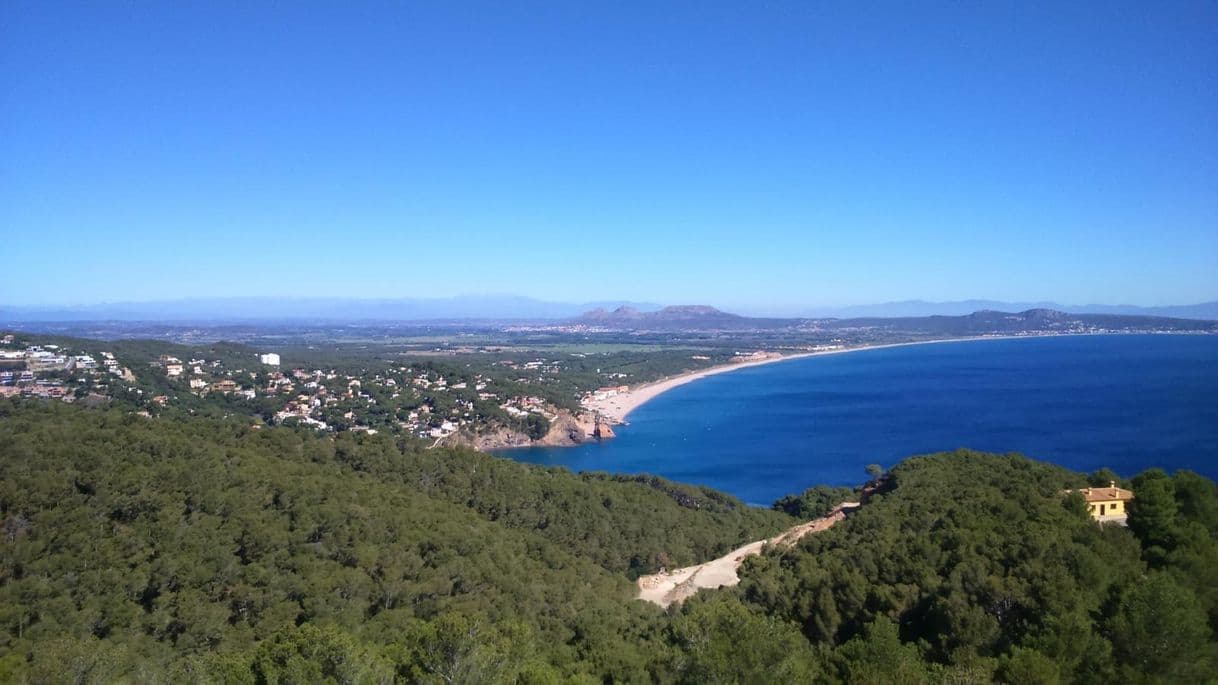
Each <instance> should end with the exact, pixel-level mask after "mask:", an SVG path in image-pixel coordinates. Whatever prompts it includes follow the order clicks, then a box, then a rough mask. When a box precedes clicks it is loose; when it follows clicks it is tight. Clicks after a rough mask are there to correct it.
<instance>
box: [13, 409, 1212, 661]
mask: <svg viewBox="0 0 1218 685" xmlns="http://www.w3.org/2000/svg"><path fill="white" fill-rule="evenodd" d="M1093 478H1094V479H1096V480H1097V481H1098V480H1104V482H1106V481H1107V479H1110V478H1112V476H1111V475H1110V474H1107V473H1097V474H1093ZM1086 481H1087V478H1086V477H1085V476H1082V475H1079V474H1075V473H1071V472H1069V471H1066V470H1063V469H1060V468H1058V467H1055V466H1052V465H1048V464H1043V463H1039V462H1035V461H1032V460H1029V459H1026V458H1023V457H1019V456H1013V455H1012V456H998V455H989V454H981V453H975V452H968V451H958V452H953V453H944V454H937V455H930V456H924V457H916V458H911V459H908V460H906V461H904V462H903V463H901V464H899V465H897V466H895V467H894V468H892V469H891V471H890V472H889V473H888V475H887V477H886V478H885V479H884V481H883V485H882V487H881V488H880V490H879V491H877V492H876V493H875V494H872V495H871V496H870V497H869V498H868V502H867V504H866V505H864V506H863V507H861V508H860V510H859V511H858V512H857V513H856V514H853V515H852V516H850V517H849V518H847V519H846V520H845V521H843V522H841V523H840V524H839V525H837V526H835V527H833V528H832V529H830V530H826V531H824V532H823V533H820V534H817V535H814V536H809V537H807V538H805V539H803V540H802V541H801V542H799V543H798V544H797V545H795V546H794V547H791V548H784V549H775V550H771V551H769V552H767V553H765V554H762V555H760V556H758V557H755V558H753V559H751V560H749V561H748V562H746V563H745V565H744V567H743V568H742V569H741V573H740V575H741V579H742V580H741V584H740V585H739V586H737V587H736V588H733V589H725V590H718V591H712V592H706V593H701V594H699V595H697V596H695V597H693V598H691V599H690V600H688V601H687V602H685V603H684V604H683V605H682V606H680V607H679V608H678V607H674V608H672V609H670V610H669V611H667V612H666V611H662V610H660V609H658V608H656V607H654V606H652V605H650V604H646V603H643V602H638V601H635V600H633V599H632V597H633V595H634V586H633V584H632V582H631V580H632V578H633V577H636V576H638V575H639V574H642V573H648V572H652V571H655V570H657V569H658V568H659V567H661V566H672V565H682V564H690V563H696V562H698V561H701V560H705V559H710V558H713V557H714V556H716V555H718V554H721V553H723V552H724V551H726V550H728V549H731V548H733V546H735V545H738V544H739V543H742V542H745V541H748V540H752V539H759V538H763V537H767V536H769V535H771V534H773V533H775V532H777V531H779V530H782V529H784V528H786V527H788V526H790V525H791V524H792V523H793V522H795V521H796V520H797V519H795V518H793V517H791V516H789V515H788V514H786V513H784V512H783V511H778V510H760V509H755V508H749V507H745V506H744V505H742V504H741V503H740V502H739V501H737V500H735V499H734V498H732V497H730V496H727V495H723V494H721V493H716V492H714V491H711V490H707V489H703V488H697V487H690V486H685V485H679V484H675V483H671V482H668V481H665V480H663V479H659V478H652V477H627V476H610V475H606V474H583V475H576V474H572V473H570V472H567V471H565V470H562V469H544V468H540V467H535V466H526V465H522V464H518V463H514V462H511V461H507V460H503V459H497V458H494V457H490V456H487V455H484V454H481V453H477V452H473V451H470V450H462V449H435V450H425V449H421V448H420V447H419V446H418V444H417V443H416V442H414V441H410V440H403V439H401V438H394V437H392V436H387V435H383V434H382V435H357V434H350V433H343V434H338V435H317V434H314V433H312V432H310V431H305V430H293V429H290V428H269V427H264V428H261V429H254V428H252V427H251V426H250V425H249V423H248V421H246V420H236V419H231V420H225V419H180V420H174V421H168V420H160V419H151V420H150V419H146V418H143V417H140V416H135V415H131V414H125V413H122V412H119V411H113V410H89V409H84V408H81V407H77V406H67V405H61V404H57V403H51V404H48V403H41V402H28V401H18V402H13V401H7V400H4V401H0V526H2V528H3V530H2V532H0V621H2V625H0V681H3V682H64V681H67V682H113V681H129V682H248V683H258V682H280V683H286V682H395V681H397V682H427V683H430V682H589V683H590V682H698V683H702V682H771V681H781V682H809V681H824V682H852V683H853V682H874V683H879V682H885V683H887V682H906V683H916V682H942V681H948V680H950V681H953V682H987V681H992V680H994V681H1002V682H1011V683H1033V682H1036V683H1043V682H1096V683H1100V682H1104V683H1109V682H1114V681H1121V682H1204V681H1206V680H1209V679H1212V678H1214V677H1215V675H1216V671H1215V667H1216V664H1218V661H1216V653H1215V652H1216V643H1215V641H1214V629H1215V627H1216V626H1218V488H1216V487H1215V485H1214V483H1212V482H1210V481H1208V480H1206V479H1204V478H1202V477H1200V476H1197V475H1195V474H1191V473H1187V472H1181V473H1177V474H1175V475H1174V476H1169V475H1167V474H1165V473H1162V472H1159V471H1149V472H1146V473H1143V474H1141V475H1140V476H1138V477H1136V478H1134V479H1132V480H1131V481H1128V482H1127V485H1128V486H1129V487H1131V488H1132V489H1133V490H1134V492H1135V495H1136V499H1135V500H1134V503H1133V505H1132V506H1131V510H1130V518H1129V527H1128V528H1123V527H1114V526H1103V527H1101V526H1099V525H1097V524H1096V523H1095V522H1093V521H1092V520H1091V519H1090V518H1089V517H1088V516H1087V514H1086V512H1085V510H1084V508H1083V506H1082V503H1081V500H1080V499H1079V498H1077V497H1073V496H1065V495H1063V494H1062V490H1063V489H1064V488H1069V487H1078V486H1081V485H1084V484H1085V483H1086ZM841 494H842V493H840V492H837V491H827V490H824V489H822V490H820V491H813V492H810V493H808V494H807V495H806V496H804V497H802V498H801V497H799V496H795V497H793V498H788V499H785V500H784V501H782V502H780V503H778V507H777V508H779V509H783V510H784V511H792V512H796V513H799V512H802V511H803V509H805V508H810V509H814V510H818V509H820V508H821V507H823V506H825V505H827V504H829V503H831V502H830V500H832V499H835V498H836V497H838V496H840V495H841Z"/></svg>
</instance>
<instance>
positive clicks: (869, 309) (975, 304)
mask: <svg viewBox="0 0 1218 685" xmlns="http://www.w3.org/2000/svg"><path fill="white" fill-rule="evenodd" d="M1031 309H1051V310H1055V311H1061V312H1069V313H1071V314H1130V315H1135V316H1166V317H1171V318H1176V319H1206V320H1210V321H1214V320H1218V301H1214V302H1202V303H1200V304H1189V305H1174V306H1165V307H1139V306H1137V305H1131V304H1116V305H1112V304H1087V305H1064V304H1058V303H1056V302H1002V301H998V300H958V301H955V302H927V301H925V300H904V301H901V302H885V303H883V304H866V305H858V306H853V307H820V308H816V309H809V310H807V311H804V312H802V313H801V316H807V317H814V318H827V317H834V318H838V319H852V318H862V317H884V318H889V317H902V316H963V315H965V314H971V313H973V312H978V311H987V310H988V311H1002V312H1023V311H1028V310H1031Z"/></svg>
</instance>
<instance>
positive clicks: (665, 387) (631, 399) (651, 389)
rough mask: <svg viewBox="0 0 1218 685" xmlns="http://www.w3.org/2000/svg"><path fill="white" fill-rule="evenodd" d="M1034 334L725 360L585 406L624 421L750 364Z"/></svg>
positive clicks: (617, 420) (891, 344)
mask: <svg viewBox="0 0 1218 685" xmlns="http://www.w3.org/2000/svg"><path fill="white" fill-rule="evenodd" d="M1031 337H1044V336H1028V335H1001V336H999V335H992V336H981V337H975V338H945V339H942V340H917V341H913V342H903V343H888V344H885V345H863V346H860V347H847V348H843V349H840V350H823V351H820V352H800V353H796V354H787V355H782V354H774V355H771V356H770V357H767V358H766V359H758V360H753V361H747V362H736V363H731V364H722V365H719V366H712V367H710V368H708V369H700V370H698V371H690V372H689V373H683V374H681V375H679V376H673V377H671V378H665V379H663V380H659V381H654V382H652V383H646V384H643V385H640V386H638V387H637V388H631V389H630V390H627V391H626V392H624V393H618V394H617V395H614V396H613V397H606V398H604V399H599V400H598V399H592V400H587V401H586V402H584V407H585V408H587V409H590V410H592V411H594V412H596V413H598V414H600V415H601V416H602V417H604V418H605V419H606V420H608V421H610V422H612V423H623V422H625V420H626V417H627V416H629V415H630V412H632V411H634V410H635V409H638V408H639V407H641V406H642V405H643V404H645V403H647V402H649V401H651V400H652V399H654V398H656V397H658V396H659V395H662V394H663V393H666V392H668V391H669V390H672V389H673V388H676V387H680V386H682V385H685V384H686V383H692V382H694V381H696V380H698V379H701V378H706V377H707V376H715V375H718V374H721V373H729V372H731V371H738V370H740V369H748V368H752V367H754V366H761V365H763V364H774V363H776V362H785V361H790V360H792V359H805V358H807V357H820V356H825V355H830V354H846V353H848V352H861V351H863V350H882V349H887V348H892V347H908V346H911V345H930V344H936V343H949V342H969V341H976V340H1009V339H1012V338H1031Z"/></svg>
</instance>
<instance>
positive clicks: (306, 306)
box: [0, 295, 660, 322]
mask: <svg viewBox="0 0 1218 685" xmlns="http://www.w3.org/2000/svg"><path fill="white" fill-rule="evenodd" d="M623 305H628V306H630V307H633V308H634V309H637V310H640V311H654V310H656V309H659V307H660V305H657V304H651V303H645V302H634V303H628V302H623V301H611V302H585V303H568V302H547V301H543V300H537V299H533V298H530V297H521V296H516V295H461V296H457V297H449V298H395V299H361V298H327V297H303V298H279V297H230V298H197V299H183V300H165V301H160V302H125V303H114V304H96V305H82V306H77V307H13V306H8V307H5V306H0V321H27V322H34V321H199V322H217V321H255V320H275V321H283V320H329V321H335V320H337V321H358V320H381V321H411V320H418V321H426V320H441V319H499V320H505V319H569V318H573V317H576V316H579V315H580V314H581V313H582V312H585V311H587V310H588V309H592V308H606V307H620V306H623Z"/></svg>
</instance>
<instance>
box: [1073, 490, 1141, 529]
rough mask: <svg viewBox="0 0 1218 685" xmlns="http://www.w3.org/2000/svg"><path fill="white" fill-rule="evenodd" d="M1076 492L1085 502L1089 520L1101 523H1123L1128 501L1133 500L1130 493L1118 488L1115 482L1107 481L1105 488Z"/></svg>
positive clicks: (1126, 514)
mask: <svg viewBox="0 0 1218 685" xmlns="http://www.w3.org/2000/svg"><path fill="white" fill-rule="evenodd" d="M1077 492H1079V493H1082V495H1083V499H1084V500H1086V501H1087V510H1088V511H1089V512H1091V518H1093V519H1095V520H1096V521H1100V522H1101V523H1107V522H1109V521H1112V522H1115V523H1125V518H1126V517H1127V516H1128V511H1127V509H1128V507H1129V501H1130V500H1132V499H1133V492H1132V491H1130V490H1126V489H1124V488H1118V487H1117V486H1116V481H1108V487H1106V488H1083V489H1082V490H1078V491H1077Z"/></svg>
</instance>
